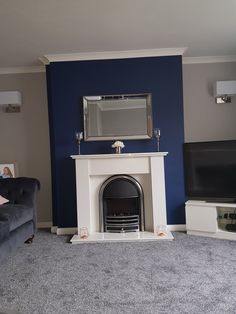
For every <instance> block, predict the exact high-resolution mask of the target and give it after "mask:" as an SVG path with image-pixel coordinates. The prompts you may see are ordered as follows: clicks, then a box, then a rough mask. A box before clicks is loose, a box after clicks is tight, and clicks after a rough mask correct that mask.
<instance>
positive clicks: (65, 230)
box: [51, 225, 186, 235]
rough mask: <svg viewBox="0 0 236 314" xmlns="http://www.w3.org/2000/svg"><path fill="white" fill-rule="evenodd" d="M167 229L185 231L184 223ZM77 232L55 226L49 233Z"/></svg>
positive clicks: (69, 233)
mask: <svg viewBox="0 0 236 314" xmlns="http://www.w3.org/2000/svg"><path fill="white" fill-rule="evenodd" d="M168 230H169V231H186V225H168ZM77 232H78V229H77V228H76V227H74V228H58V227H57V226H52V227H51V233H55V234H57V235H73V234H76V233H77Z"/></svg>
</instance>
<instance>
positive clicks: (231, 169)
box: [184, 140, 236, 202]
mask: <svg viewBox="0 0 236 314" xmlns="http://www.w3.org/2000/svg"><path fill="white" fill-rule="evenodd" d="M184 169H185V190H186V196H187V197H189V198H190V199H202V200H208V199H209V200H211V199H216V200H222V201H224V200H228V201H232V202H234V201H235V200H236V140H233V141H215V142H197V143H185V144H184Z"/></svg>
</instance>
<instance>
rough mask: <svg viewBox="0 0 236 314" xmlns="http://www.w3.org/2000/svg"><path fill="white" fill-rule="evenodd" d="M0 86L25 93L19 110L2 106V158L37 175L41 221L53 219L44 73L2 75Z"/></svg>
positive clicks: (25, 172)
mask: <svg viewBox="0 0 236 314" xmlns="http://www.w3.org/2000/svg"><path fill="white" fill-rule="evenodd" d="M0 90H1V91H8V90H18V91H20V92H21V93H22V99H23V105H22V109H21V112H20V113H4V112H3V111H2V109H1V108H0V147H1V149H0V162H17V167H18V175H19V176H28V177H35V178H38V179H39V180H40V182H41V190H40V192H39V193H38V200H37V201H38V202H37V203H38V221H39V222H47V221H51V220H52V218H51V214H52V208H51V207H52V205H51V169H50V153H49V131H48V110H47V94H46V75H45V73H32V74H7V75H0Z"/></svg>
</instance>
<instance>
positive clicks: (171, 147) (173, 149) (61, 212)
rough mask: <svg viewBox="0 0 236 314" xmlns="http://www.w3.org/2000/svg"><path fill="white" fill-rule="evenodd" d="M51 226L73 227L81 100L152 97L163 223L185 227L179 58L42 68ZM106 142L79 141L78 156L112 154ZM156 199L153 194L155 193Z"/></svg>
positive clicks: (151, 147)
mask: <svg viewBox="0 0 236 314" xmlns="http://www.w3.org/2000/svg"><path fill="white" fill-rule="evenodd" d="M47 81H48V82H47V83H48V102H49V123H50V141H51V162H52V177H53V178H52V184H53V220H54V221H53V224H54V225H57V226H58V227H75V226H76V224H77V221H76V191H75V166H74V160H72V159H71V158H70V155H73V154H77V147H76V143H75V140H74V134H75V130H83V106H82V97H83V96H85V95H111V94H126V93H127V94H133V93H134V94H136V93H152V106H153V126H154V127H159V128H160V129H161V151H167V152H169V154H168V156H167V157H166V158H165V176H166V198H167V220H168V224H184V223H185V214H184V201H185V195H184V179H183V156H182V145H183V142H184V131H183V128H184V125H183V89H182V57H180V56H170V57H148V58H134V59H117V60H96V61H73V62H56V63H51V64H50V65H49V66H47ZM111 144H112V142H111V141H102V142H82V145H81V152H82V154H104V153H112V148H111ZM125 145H126V146H125V149H124V152H153V151H156V141H155V140H154V139H153V140H129V141H125ZM156 197H158V195H156Z"/></svg>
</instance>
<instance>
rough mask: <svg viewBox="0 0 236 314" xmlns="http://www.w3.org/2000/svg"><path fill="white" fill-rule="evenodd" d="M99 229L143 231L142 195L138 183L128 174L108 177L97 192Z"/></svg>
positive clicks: (106, 230)
mask: <svg viewBox="0 0 236 314" xmlns="http://www.w3.org/2000/svg"><path fill="white" fill-rule="evenodd" d="M99 205H100V206H99V210H100V231H101V232H135V231H144V196H143V189H142V186H141V185H140V183H139V182H138V181H137V180H136V179H134V178H133V177H131V176H128V175H114V176H111V177H109V178H108V179H107V180H106V181H105V182H104V183H103V184H102V186H101V188H100V192H99Z"/></svg>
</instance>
